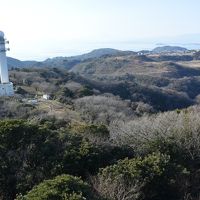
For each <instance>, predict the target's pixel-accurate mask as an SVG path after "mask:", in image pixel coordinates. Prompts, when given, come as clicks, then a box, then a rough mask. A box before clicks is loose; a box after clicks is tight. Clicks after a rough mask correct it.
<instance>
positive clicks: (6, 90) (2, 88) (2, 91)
mask: <svg viewBox="0 0 200 200" xmlns="http://www.w3.org/2000/svg"><path fill="white" fill-rule="evenodd" d="M6 43H8V42H7V41H6V40H5V38H4V33H3V32H2V31H0V77H1V82H0V96H12V95H14V90H13V83H11V82H10V81H9V77H8V65H7V57H6V51H7V50H8V49H7V48H6Z"/></svg>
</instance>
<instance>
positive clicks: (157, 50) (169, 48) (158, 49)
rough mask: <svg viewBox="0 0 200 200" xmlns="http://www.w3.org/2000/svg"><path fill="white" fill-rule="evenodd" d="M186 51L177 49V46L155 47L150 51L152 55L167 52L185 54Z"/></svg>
mask: <svg viewBox="0 0 200 200" xmlns="http://www.w3.org/2000/svg"><path fill="white" fill-rule="evenodd" d="M185 51H187V49H186V48H183V47H178V46H163V47H156V48H155V49H153V50H152V52H153V53H167V52H185Z"/></svg>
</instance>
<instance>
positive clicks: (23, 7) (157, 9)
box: [0, 0, 200, 59]
mask: <svg viewBox="0 0 200 200" xmlns="http://www.w3.org/2000/svg"><path fill="white" fill-rule="evenodd" d="M0 9H1V11H0V30H2V31H4V32H5V34H6V37H7V38H8V39H9V40H10V48H11V52H10V53H9V55H10V56H13V57H17V58H19V59H45V58H47V57H52V56H63V55H66V56H68V55H72V54H78V53H82V52H86V51H88V50H90V49H93V48H99V47H118V48H120V45H121V48H122V49H126V48H127V49H128V48H129V47H130V41H137V40H138V41H140V40H141V39H142V40H144V39H146V38H162V37H171V36H178V35H185V34H197V33H200V26H199V19H200V12H199V9H200V0H0ZM188 42H190V41H188Z"/></svg>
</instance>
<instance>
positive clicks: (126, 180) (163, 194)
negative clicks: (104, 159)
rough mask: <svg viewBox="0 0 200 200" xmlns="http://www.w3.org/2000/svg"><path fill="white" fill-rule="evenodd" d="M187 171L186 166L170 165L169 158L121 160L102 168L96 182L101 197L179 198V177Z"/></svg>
mask: <svg viewBox="0 0 200 200" xmlns="http://www.w3.org/2000/svg"><path fill="white" fill-rule="evenodd" d="M184 172H185V169H184V168H183V167H181V166H178V165H176V164H174V163H171V161H170V156H168V155H166V154H161V153H153V154H151V155H148V156H145V157H144V158H141V157H138V158H134V159H125V160H121V161H119V162H118V163H117V164H115V165H112V166H109V167H106V168H104V169H102V170H101V171H100V173H99V174H98V176H97V179H96V184H97V185H98V186H97V187H96V188H99V191H98V192H99V194H100V195H102V196H103V197H105V198H108V199H113V200H114V199H120V198H122V197H125V196H126V199H127V200H131V199H145V200H160V199H162V200H165V199H166V200H168V199H170V200H172V199H179V198H180V197H181V195H182V194H180V192H179V188H178V186H177V185H176V177H177V176H179V175H181V176H182V175H184ZM97 190H98V189H97ZM128 196H129V198H128ZM133 197H134V198H133Z"/></svg>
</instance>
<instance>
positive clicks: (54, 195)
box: [17, 175, 94, 200]
mask: <svg viewBox="0 0 200 200" xmlns="http://www.w3.org/2000/svg"><path fill="white" fill-rule="evenodd" d="M47 199H48V200H85V199H88V200H89V199H91V200H94V198H92V196H91V190H90V187H89V186H88V184H87V183H85V182H83V181H82V180H81V179H80V178H77V177H74V176H70V175H61V176H57V177H56V178H54V179H51V180H45V181H43V182H42V183H40V184H39V185H37V186H35V187H34V188H33V189H32V190H31V191H30V192H28V193H27V194H26V195H25V196H22V195H19V196H18V197H17V200H47Z"/></svg>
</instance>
